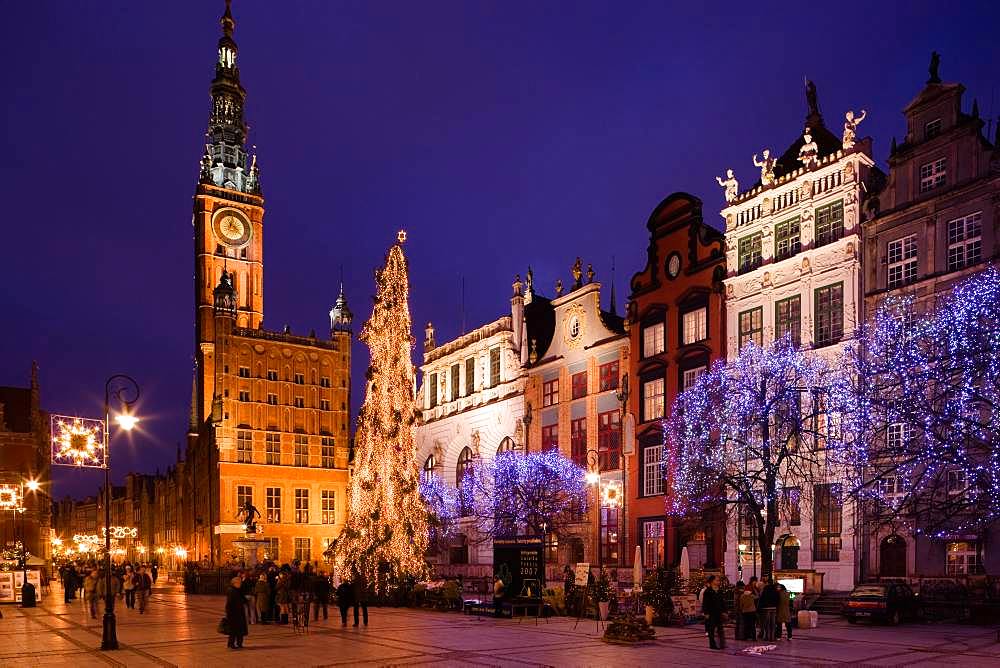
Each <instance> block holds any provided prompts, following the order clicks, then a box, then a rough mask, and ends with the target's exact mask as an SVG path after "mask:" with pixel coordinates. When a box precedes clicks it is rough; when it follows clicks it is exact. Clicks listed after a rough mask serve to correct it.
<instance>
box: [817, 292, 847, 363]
mask: <svg viewBox="0 0 1000 668" xmlns="http://www.w3.org/2000/svg"><path fill="white" fill-rule="evenodd" d="M843 336H844V284H843V283H837V284H836V285H828V286H826V287H822V288H818V289H817V290H816V332H815V337H814V340H813V345H815V346H816V347H817V348H818V347H820V346H828V345H830V344H831V343H837V342H838V341H840V339H841V338H842V337H843Z"/></svg>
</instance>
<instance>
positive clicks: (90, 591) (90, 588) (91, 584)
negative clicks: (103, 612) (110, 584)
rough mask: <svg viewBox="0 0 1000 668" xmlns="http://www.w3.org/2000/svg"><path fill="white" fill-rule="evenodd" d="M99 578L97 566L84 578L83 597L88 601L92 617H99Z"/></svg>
mask: <svg viewBox="0 0 1000 668" xmlns="http://www.w3.org/2000/svg"><path fill="white" fill-rule="evenodd" d="M99 580H100V574H99V573H98V572H97V569H96V568H95V569H94V570H92V571H90V575H88V576H87V577H85V578H84V579H83V599H84V600H85V601H86V602H87V607H88V608H89V609H90V616H91V618H92V619H97V597H98V593H97V583H98V581H99Z"/></svg>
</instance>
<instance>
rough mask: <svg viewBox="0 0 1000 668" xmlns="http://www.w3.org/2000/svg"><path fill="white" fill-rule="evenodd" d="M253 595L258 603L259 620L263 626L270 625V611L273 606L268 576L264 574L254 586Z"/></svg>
mask: <svg viewBox="0 0 1000 668" xmlns="http://www.w3.org/2000/svg"><path fill="white" fill-rule="evenodd" d="M253 595H254V598H255V599H256V602H257V619H258V620H259V621H260V623H261V624H270V623H271V622H270V620H269V617H270V615H269V613H268V610H269V606H270V604H271V587H270V585H268V584H267V576H266V575H264V574H263V573H261V575H260V577H259V578H257V582H256V584H254V587H253Z"/></svg>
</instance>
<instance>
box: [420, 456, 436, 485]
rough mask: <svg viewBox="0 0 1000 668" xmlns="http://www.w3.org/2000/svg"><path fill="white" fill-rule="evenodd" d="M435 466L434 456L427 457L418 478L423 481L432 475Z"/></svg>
mask: <svg viewBox="0 0 1000 668" xmlns="http://www.w3.org/2000/svg"><path fill="white" fill-rule="evenodd" d="M435 466H437V460H436V459H434V455H428V456H427V459H426V460H424V470H423V471H422V472H421V475H420V477H421V478H423V479H424V480H425V481H426V480H427V479H428V478H430V477H431V476H432V475H434V467H435Z"/></svg>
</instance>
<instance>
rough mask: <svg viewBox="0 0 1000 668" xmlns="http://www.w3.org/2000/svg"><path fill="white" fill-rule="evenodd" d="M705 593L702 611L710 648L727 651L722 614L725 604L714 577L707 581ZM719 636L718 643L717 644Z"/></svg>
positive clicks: (702, 598)
mask: <svg viewBox="0 0 1000 668" xmlns="http://www.w3.org/2000/svg"><path fill="white" fill-rule="evenodd" d="M705 586H706V589H705V593H704V594H702V597H701V611H702V612H703V613H704V614H705V631H706V632H708V646H709V648H711V649H725V648H726V636H725V633H724V632H723V630H722V613H723V612H725V607H726V606H725V602H724V601H723V600H722V595H721V594H719V591H718V589H717V587H718V584H717V581H716V579H715V576H714V575H709V576H708V578H707V579H706V580H705ZM716 635H718V638H719V640H718V643H716V640H715V638H716Z"/></svg>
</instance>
